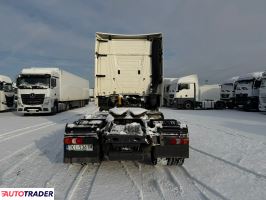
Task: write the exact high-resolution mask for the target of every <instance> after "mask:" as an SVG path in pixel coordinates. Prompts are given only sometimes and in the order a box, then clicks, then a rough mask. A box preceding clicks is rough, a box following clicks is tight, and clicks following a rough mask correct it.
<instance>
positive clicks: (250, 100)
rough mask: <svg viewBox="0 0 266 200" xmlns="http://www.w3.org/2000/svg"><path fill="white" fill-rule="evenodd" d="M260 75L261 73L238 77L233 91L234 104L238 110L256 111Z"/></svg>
mask: <svg viewBox="0 0 266 200" xmlns="http://www.w3.org/2000/svg"><path fill="white" fill-rule="evenodd" d="M262 74H263V72H254V73H249V74H246V75H243V76H239V78H238V79H237V81H236V90H235V103H236V106H237V107H238V108H241V109H244V110H258V108H259V88H260V85H261V79H262Z"/></svg>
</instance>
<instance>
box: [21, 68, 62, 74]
mask: <svg viewBox="0 0 266 200" xmlns="http://www.w3.org/2000/svg"><path fill="white" fill-rule="evenodd" d="M59 71H60V69H59V68H55V67H31V68H24V69H22V71H21V73H22V74H52V73H59Z"/></svg>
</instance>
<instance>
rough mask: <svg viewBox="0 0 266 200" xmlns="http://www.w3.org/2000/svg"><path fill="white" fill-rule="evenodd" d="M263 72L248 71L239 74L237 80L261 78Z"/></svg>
mask: <svg viewBox="0 0 266 200" xmlns="http://www.w3.org/2000/svg"><path fill="white" fill-rule="evenodd" d="M262 74H263V72H253V73H248V74H246V75H242V76H239V78H238V79H237V81H244V80H251V79H254V78H255V79H261V78H262Z"/></svg>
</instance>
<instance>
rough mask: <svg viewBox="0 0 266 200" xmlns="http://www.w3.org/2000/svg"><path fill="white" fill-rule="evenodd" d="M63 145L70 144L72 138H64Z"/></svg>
mask: <svg viewBox="0 0 266 200" xmlns="http://www.w3.org/2000/svg"><path fill="white" fill-rule="evenodd" d="M64 144H72V138H70V137H66V138H64Z"/></svg>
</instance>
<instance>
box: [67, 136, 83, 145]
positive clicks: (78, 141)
mask: <svg viewBox="0 0 266 200" xmlns="http://www.w3.org/2000/svg"><path fill="white" fill-rule="evenodd" d="M64 144H83V138H81V137H78V138H71V137H66V138H64Z"/></svg>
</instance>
